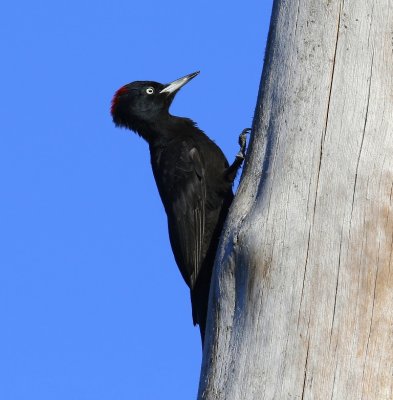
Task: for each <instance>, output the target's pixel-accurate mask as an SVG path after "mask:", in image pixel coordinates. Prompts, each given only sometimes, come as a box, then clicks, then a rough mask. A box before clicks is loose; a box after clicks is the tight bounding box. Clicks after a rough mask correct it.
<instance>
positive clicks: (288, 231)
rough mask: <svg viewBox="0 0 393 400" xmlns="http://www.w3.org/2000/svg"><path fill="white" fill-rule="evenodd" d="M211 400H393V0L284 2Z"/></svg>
mask: <svg viewBox="0 0 393 400" xmlns="http://www.w3.org/2000/svg"><path fill="white" fill-rule="evenodd" d="M253 128H254V133H253V138H252V142H251V146H250V150H249V154H248V160H247V165H246V168H245V171H244V174H243V179H242V182H241V185H240V188H239V191H238V194H237V196H236V199H235V203H234V205H233V207H232V209H231V213H230V215H229V217H228V221H227V225H226V228H225V232H224V234H223V237H222V241H221V246H220V251H219V253H218V256H217V260H216V261H217V262H216V269H215V274H214V278H213V285H212V289H211V293H210V294H211V296H210V310H209V320H208V331H207V338H206V345H205V351H204V358H203V366H202V373H201V382H200V389H199V399H206V400H207V399H209V400H213V399H214V400H223V399H225V400H235V399H236V400H240V399H241V400H249V399H258V400H260V399H269V400H270V399H275V400H281V399H286V400H287V399H310V400H318V399H323V400H325V399H326V400H331V399H337V400H347V399H349V400H352V399H373V400H392V399H393V257H392V251H393V0H374V1H373V0H359V1H349V0H347V1H344V0H341V1H339V0H325V1H317V0H302V1H300V0H298V1H285V0H275V1H274V6H273V14H272V20H271V27H270V33H269V40H268V48H267V53H266V60H265V66H264V72H263V77H262V82H261V87H260V93H259V98H258V104H257V108H256V114H255V120H254V127H253Z"/></svg>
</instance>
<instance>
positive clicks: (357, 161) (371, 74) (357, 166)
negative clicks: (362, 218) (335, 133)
mask: <svg viewBox="0 0 393 400" xmlns="http://www.w3.org/2000/svg"><path fill="white" fill-rule="evenodd" d="M373 65H374V50H373V53H372V57H371V68H370V78H369V84H368V94H367V105H366V115H365V117H364V125H363V133H362V139H361V142H360V149H359V153H358V158H357V160H356V170H355V182H354V184H353V191H352V204H351V217H350V223H349V226H350V229H349V237H351V225H352V216H353V207H354V203H355V193H356V186H357V180H358V171H359V164H360V157H361V154H362V151H363V144H364V137H365V135H366V129H367V121H368V110H369V106H370V95H371V81H372V76H373Z"/></svg>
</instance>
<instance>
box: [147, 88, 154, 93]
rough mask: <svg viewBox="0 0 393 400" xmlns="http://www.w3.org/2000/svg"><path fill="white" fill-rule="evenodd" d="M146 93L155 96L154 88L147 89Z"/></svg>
mask: <svg viewBox="0 0 393 400" xmlns="http://www.w3.org/2000/svg"><path fill="white" fill-rule="evenodd" d="M146 93H147V94H153V93H154V89H153V88H152V87H148V88H147V89H146Z"/></svg>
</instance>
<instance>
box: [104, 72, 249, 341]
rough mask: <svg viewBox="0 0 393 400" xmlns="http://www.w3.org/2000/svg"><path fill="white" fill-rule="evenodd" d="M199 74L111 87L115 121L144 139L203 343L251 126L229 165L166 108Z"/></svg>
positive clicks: (218, 151) (217, 150) (209, 142)
mask: <svg viewBox="0 0 393 400" xmlns="http://www.w3.org/2000/svg"><path fill="white" fill-rule="evenodd" d="M198 74H199V71H197V72H194V73H191V74H188V75H186V76H184V77H182V78H179V79H176V80H175V81H173V82H171V83H168V84H162V83H158V82H154V81H135V82H131V83H128V84H126V85H124V86H122V87H121V88H120V89H118V90H117V91H116V92H115V94H114V96H113V99H112V102H111V115H112V119H113V122H114V124H115V126H117V127H122V128H126V129H129V130H131V131H133V132H135V133H136V134H138V135H139V136H141V137H142V138H143V139H145V140H146V141H147V143H148V145H149V150H150V160H151V166H152V170H153V175H154V178H155V181H156V185H157V188H158V192H159V195H160V197H161V201H162V203H163V205H164V209H165V212H166V215H167V219H168V231H169V239H170V243H171V247H172V251H173V254H174V258H175V261H176V263H177V266H178V268H179V270H180V273H181V275H182V277H183V279H184V281H185V282H186V284H187V285H188V287H189V288H190V294H191V305H192V317H193V322H194V325H196V324H198V325H199V328H200V334H201V340H202V347H203V343H204V337H205V330H206V318H207V308H208V299H209V290H210V281H211V276H212V270H213V265H214V259H215V254H216V250H217V246H218V242H219V239H220V234H221V231H222V228H223V224H224V221H225V218H226V216H227V213H228V210H229V207H230V205H231V203H232V200H233V197H234V195H233V191H232V186H233V182H234V179H235V177H236V174H237V172H238V170H239V168H240V166H241V165H242V162H243V160H244V157H245V148H246V135H247V134H248V132H249V131H250V129H249V128H247V129H244V130H243V131H242V133H241V134H240V136H239V145H240V150H239V152H238V154H237V155H236V157H235V160H234V162H233V163H232V164H231V165H229V163H228V161H227V159H226V157H225V155H224V153H223V152H222V150H221V149H220V148H219V147H218V146H217V145H216V144H215V143H214V142H213V141H212V140H211V139H210V138H209V137H208V136H207V135H206V134H205V133H204V132H203V131H202V130H201V129H199V128H198V126H197V124H196V123H195V122H194V121H192V120H191V119H189V118H184V117H178V116H174V115H171V114H170V113H169V108H170V106H171V104H172V101H173V99H174V98H175V95H176V93H178V91H179V90H180V89H181V88H182V87H183V86H184V85H185V84H186V83H188V82H190V81H191V80H192V79H193V78H194V77H196V76H197V75H198Z"/></svg>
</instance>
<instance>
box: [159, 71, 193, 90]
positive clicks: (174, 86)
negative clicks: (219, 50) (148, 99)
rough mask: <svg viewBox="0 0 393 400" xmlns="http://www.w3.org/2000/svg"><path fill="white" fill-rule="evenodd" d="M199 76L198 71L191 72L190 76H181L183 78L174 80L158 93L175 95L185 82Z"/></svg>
mask: <svg viewBox="0 0 393 400" xmlns="http://www.w3.org/2000/svg"><path fill="white" fill-rule="evenodd" d="M198 74H199V71H196V72H193V73H192V74H189V75H186V76H183V78H179V79H176V80H175V81H173V82H171V83H168V84H167V85H166V86H165V87H164V89H162V90H161V92H160V93H168V94H171V93H175V92H177V91H178V90H179V89H180V88H181V87H183V86H184V85H185V84H186V83H187V82H190V80H191V79H192V78H195V77H196V76H197V75H198Z"/></svg>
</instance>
